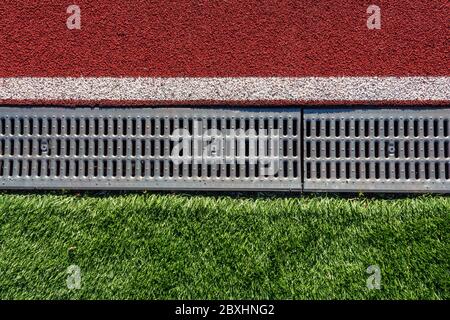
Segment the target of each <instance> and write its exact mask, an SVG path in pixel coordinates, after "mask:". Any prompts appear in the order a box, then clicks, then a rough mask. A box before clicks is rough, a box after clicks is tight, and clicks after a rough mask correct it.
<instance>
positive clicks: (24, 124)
mask: <svg viewBox="0 0 450 320" xmlns="http://www.w3.org/2000/svg"><path fill="white" fill-rule="evenodd" d="M300 135H301V112H300V110H299V109H293V108H292V109H281V110H280V109H276V110H275V109H260V110H256V109H236V108H234V109H203V108H196V109H188V108H114V109H112V108H111V109H103V108H102V109H98V108H97V109H92V108H76V109H70V108H56V107H55V108H40V107H37V108H9V107H4V108H1V109H0V186H1V187H2V188H13V189H23V188H45V189H219V190H220V189H227V190H228V189H264V190H271V189H273V190H276V189H286V190H289V189H293V190H300V189H301V179H302V177H301V163H300V159H301V154H300V152H301V137H300Z"/></svg>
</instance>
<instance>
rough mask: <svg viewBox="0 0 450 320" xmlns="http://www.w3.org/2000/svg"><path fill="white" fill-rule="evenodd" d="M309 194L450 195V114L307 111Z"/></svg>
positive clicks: (437, 111)
mask: <svg viewBox="0 0 450 320" xmlns="http://www.w3.org/2000/svg"><path fill="white" fill-rule="evenodd" d="M304 121H305V125H304V157H305V158H304V159H305V168H304V170H305V171H304V173H305V181H304V190H305V191H394V192H401V191H422V192H426V191H440V192H450V109H443V108H441V109H438V108H434V109H396V110H386V109H378V110H375V109H345V110H343V109H340V110H339V109H333V110H313V109H307V110H305V111H304Z"/></svg>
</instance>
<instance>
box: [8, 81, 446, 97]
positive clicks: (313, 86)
mask: <svg viewBox="0 0 450 320" xmlns="http://www.w3.org/2000/svg"><path fill="white" fill-rule="evenodd" d="M0 100H3V101H4V100H120V101H127V100H137V101H196V100H213V101H275V100H285V101H384V100H395V101H402V100H403V101H413V100H424V101H426V100H444V101H446V100H450V77H305V78H283V77H270V78H258V77H244V78H239V77H237V78H126V77H124V78H108V77H105V78H103V77H99V78H93V77H89V78H38V77H21V78H0Z"/></svg>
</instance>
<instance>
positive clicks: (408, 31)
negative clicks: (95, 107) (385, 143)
mask: <svg viewBox="0 0 450 320" xmlns="http://www.w3.org/2000/svg"><path fill="white" fill-rule="evenodd" d="M71 4H76V5H78V6H79V7H80V9H81V30H69V29H68V28H67V26H66V20H67V18H68V17H69V16H70V14H68V13H67V12H66V9H67V7H68V6H69V5H71ZM372 4H375V5H378V6H379V7H380V8H381V29H380V30H369V29H368V28H367V25H366V22H367V18H368V16H369V14H368V13H367V12H366V10H367V7H368V6H369V5H372ZM449 9H450V6H449V3H448V1H447V0H429V1H423V0H395V1H387V0H368V1H362V0H335V1H329V0H298V1H283V0H273V1H256V0H246V1H242V0H220V1H215V0H202V1H186V0H178V1H169V0H165V1H162V0H160V1H144V0H134V1H123V0H120V1H119V0H107V1H106V0H65V1H61V0H2V1H1V3H0V30H1V32H0V102H2V103H20V102H27V103H28V102H31V103H37V102H43V101H44V102H45V101H47V102H48V101H50V102H53V103H55V102H58V103H60V102H64V103H75V104H76V103H81V102H86V101H87V102H93V101H95V102H108V103H111V102H112V103H114V102H117V103H126V102H131V101H133V102H137V103H144V104H154V103H161V102H164V103H171V102H183V103H186V102H192V101H194V102H229V101H234V102H235V101H243V102H252V103H256V102H258V103H260V102H263V103H272V102H277V103H278V102H279V103H282V102H283V101H287V102H291V103H292V102H295V103H297V102H305V103H316V102H324V101H325V102H340V101H344V102H346V103H349V102H355V101H356V102H357V101H363V102H371V103H378V102H380V101H381V102H385V101H390V102H394V101H396V102H408V101H409V100H411V101H412V102H427V101H428V102H429V101H432V102H436V103H447V102H448V101H449V99H450V89H449V88H450V80H449V70H450V68H449V67H450V54H449V40H450V39H449ZM342 77H344V78H342ZM24 78H25V79H26V81H25V82H26V83H23V82H24V81H23V79H24ZM48 78H51V79H50V80H49V79H48ZM71 78H76V79H78V81H75V82H74V81H73V79H71ZM133 78H143V79H145V81H144V82H145V83H139V84H136V83H134V82H133V81H129V80H130V79H133ZM160 78H163V79H166V78H168V81H169V82H164V81H162V82H157V83H156V84H155V83H154V81H153V79H160ZM192 78H195V79H197V80H196V81H194V82H193V81H191V79H192ZM204 78H209V79H212V80H211V81H209V82H208V83H202V82H201V79H204ZM272 78H277V79H279V80H280V82H277V83H273V81H272V80H271V79H272ZM315 78H319V80H320V81H322V80H324V81H326V82H325V84H323V83H322V82H320V81H319V83H320V85H321V86H324V87H325V89H324V90H325V91H321V90H322V87H319V86H318V83H317V81H315V80H314V79H315ZM392 78H395V79H397V80H398V81H394V82H393V81H392ZM68 79H69V80H70V81H72V82H68ZM85 79H87V80H85ZM98 79H99V81H97V80H98ZM108 79H109V80H108ZM124 79H125V80H124ZM173 79H178V80H180V79H182V81H181V82H180V83H178V87H177V88H173V86H171V85H172V84H171V82H170V81H172V80H173ZM198 79H200V85H201V86H204V87H201V88H199V87H198V85H199V82H198ZM230 79H231V80H232V82H233V81H234V82H233V83H232V84H229V83H228V82H229V80H230ZM236 79H244V80H243V82H242V83H241V82H240V81H237V82H236ZM327 79H330V81H328V80H327ZM340 79H344V80H343V81H341V80H340ZM355 79H356V80H355ZM366 79H369V80H366ZM370 79H372V80H370ZM122 80H123V81H122ZM354 80H355V81H356V82H354ZM49 81H50V82H49ZM108 81H109V82H108ZM117 81H119V82H120V83H119V84H118V83H117ZM139 81H140V80H139ZM349 81H350V84H349ZM352 81H353V82H352ZM371 81H372V82H371ZM405 81H406V82H405ZM424 81H425V82H427V84H426V85H424V84H423V83H424ZM405 83H406V85H405ZM70 85H73V86H75V87H76V88H75V89H70V88H69V87H70ZM371 88H375V89H374V91H373V92H369V94H365V93H364V92H363V91H370V90H371ZM430 88H431V89H430ZM199 89H201V90H203V91H204V92H203V93H201V94H199V93H197V90H199ZM327 90H328V91H327ZM217 91H219V93H220V94H217ZM130 92H131V94H130ZM149 92H150V94H149ZM229 92H234V93H233V94H231V93H229ZM280 92H281V93H280ZM415 93H418V94H415ZM409 96H411V98H410V99H409V98H408V97H409Z"/></svg>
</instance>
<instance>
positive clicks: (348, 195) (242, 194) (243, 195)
mask: <svg viewBox="0 0 450 320" xmlns="http://www.w3.org/2000/svg"><path fill="white" fill-rule="evenodd" d="M0 194H20V195H36V194H42V195H59V196H62V195H70V196H74V195H75V196H80V197H82V196H88V197H95V198H103V197H119V196H123V195H129V194H135V195H150V194H156V195H178V196H196V197H213V198H219V197H223V196H228V197H234V198H240V199H270V198H298V197H307V198H315V197H327V198H336V199H349V200H356V199H384V200H396V199H408V198H418V197H421V198H424V197H429V196H433V195H434V196H443V197H450V194H422V193H361V192H360V193H355V192H342V193H338V192H333V193H331V192H329V193H325V192H324V193H301V192H298V191H296V192H286V191H270V192H269V191H264V192H261V191H239V192H237V191H154V190H146V191H136V190H127V191H123V190H122V191H113V190H108V191H93V190H3V191H1V192H0Z"/></svg>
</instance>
